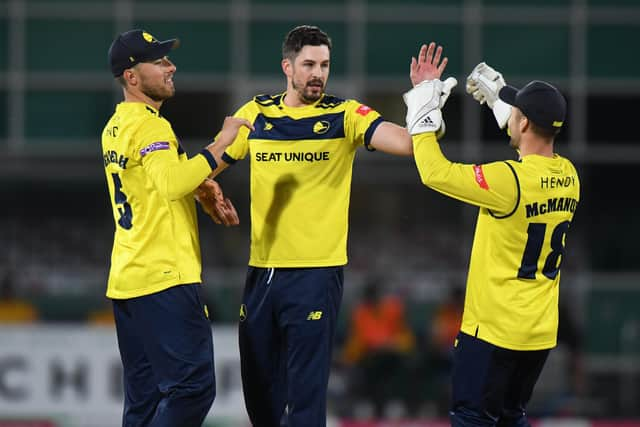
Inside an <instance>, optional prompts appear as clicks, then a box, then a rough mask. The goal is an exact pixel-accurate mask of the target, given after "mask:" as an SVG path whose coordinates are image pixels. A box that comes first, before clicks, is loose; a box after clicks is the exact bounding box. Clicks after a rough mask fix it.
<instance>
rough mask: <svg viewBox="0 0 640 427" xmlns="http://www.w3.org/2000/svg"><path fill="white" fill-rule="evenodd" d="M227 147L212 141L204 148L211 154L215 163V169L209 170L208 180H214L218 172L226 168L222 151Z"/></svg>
mask: <svg viewBox="0 0 640 427" xmlns="http://www.w3.org/2000/svg"><path fill="white" fill-rule="evenodd" d="M227 147H228V144H227V145H224V144H221V143H218V142H216V141H214V142H212V143H211V144H209V145H208V146H207V147H206V148H205V150H206V151H207V152H209V153H210V154H211V156H212V157H213V159H214V160H215V162H216V167H215V168H213V169H212V170H211V173H210V174H209V178H215V177H216V176H217V175H218V174H219V173H220V172H222V171H223V170H225V169H226V168H227V166H228V164H227V163H226V162H225V161H224V160H223V154H224V150H225V149H226V148H227Z"/></svg>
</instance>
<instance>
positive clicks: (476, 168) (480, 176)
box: [473, 165, 489, 190]
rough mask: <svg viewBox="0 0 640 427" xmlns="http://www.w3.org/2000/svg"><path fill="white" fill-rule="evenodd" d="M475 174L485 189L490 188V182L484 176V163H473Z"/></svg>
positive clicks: (481, 186) (479, 183) (477, 180)
mask: <svg viewBox="0 0 640 427" xmlns="http://www.w3.org/2000/svg"><path fill="white" fill-rule="evenodd" d="M473 175H474V177H475V178H476V182H477V183H478V185H479V186H480V188H482V189H483V190H488V189H489V184H488V183H487V180H486V179H485V178H484V172H482V165H473Z"/></svg>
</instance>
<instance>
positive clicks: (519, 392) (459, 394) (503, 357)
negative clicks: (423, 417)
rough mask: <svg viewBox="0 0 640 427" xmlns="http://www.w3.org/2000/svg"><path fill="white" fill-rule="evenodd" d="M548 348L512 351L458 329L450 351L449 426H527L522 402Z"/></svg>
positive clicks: (527, 397)
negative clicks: (451, 353)
mask: <svg viewBox="0 0 640 427" xmlns="http://www.w3.org/2000/svg"><path fill="white" fill-rule="evenodd" d="M548 355H549V350H536V351H516V350H508V349H505V348H501V347H497V346H495V345H493V344H489V343H488V342H486V341H482V340H480V339H478V338H476V337H473V336H471V335H467V334H465V333H462V332H460V333H459V334H458V338H457V344H456V346H455V348H454V351H453V377H452V378H453V396H452V405H451V412H450V413H449V415H450V419H451V425H452V426H453V427H492V426H496V425H497V426H504V427H506V426H513V427H525V426H529V421H528V420H527V414H526V405H527V403H528V402H529V399H530V398H531V394H532V393H533V387H534V386H535V384H536V381H538V377H539V376H540V372H542V368H543V366H544V363H545V361H546V360H547V356H548Z"/></svg>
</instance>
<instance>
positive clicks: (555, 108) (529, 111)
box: [499, 80, 567, 130]
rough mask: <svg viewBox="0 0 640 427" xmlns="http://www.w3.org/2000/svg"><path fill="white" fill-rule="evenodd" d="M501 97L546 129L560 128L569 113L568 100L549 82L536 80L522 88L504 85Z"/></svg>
mask: <svg viewBox="0 0 640 427" xmlns="http://www.w3.org/2000/svg"><path fill="white" fill-rule="evenodd" d="M499 96H500V99H501V100H503V101H504V102H506V103H507V104H509V105H513V106H514V107H518V108H519V109H520V110H521V111H522V113H523V114H524V115H525V116H527V118H528V119H529V120H531V121H532V122H533V123H535V124H536V125H538V126H540V127H542V128H545V129H550V130H553V129H560V128H561V127H562V124H563V123H564V119H565V116H566V115H567V101H565V99H564V96H562V94H561V93H560V91H559V90H558V89H556V88H555V87H553V86H551V85H550V84H549V83H546V82H541V81H539V80H534V81H532V82H530V83H528V84H527V85H526V86H525V87H523V88H522V89H519V90H518V89H516V88H515V87H513V86H504V87H503V88H502V89H500V93H499Z"/></svg>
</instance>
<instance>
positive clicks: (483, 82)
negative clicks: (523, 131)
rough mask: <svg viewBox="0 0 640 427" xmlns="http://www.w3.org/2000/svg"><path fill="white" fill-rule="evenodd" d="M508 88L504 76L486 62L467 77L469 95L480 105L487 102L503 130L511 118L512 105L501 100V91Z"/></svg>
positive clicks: (480, 64) (477, 66)
mask: <svg viewBox="0 0 640 427" xmlns="http://www.w3.org/2000/svg"><path fill="white" fill-rule="evenodd" d="M504 86H506V82H505V81H504V78H503V77H502V74H500V73H499V72H497V71H496V70H494V69H493V68H492V67H490V66H489V65H487V64H485V63H484V62H481V63H479V64H478V65H476V67H475V68H474V69H473V71H471V74H469V77H467V87H466V89H467V93H468V94H470V95H471V96H473V99H475V100H476V101H478V102H479V103H480V104H484V103H485V102H486V103H487V105H488V106H489V108H491V110H492V111H493V116H494V117H495V119H496V122H498V126H499V127H500V129H503V128H504V127H505V126H506V125H507V122H508V121H509V117H510V116H511V105H509V104H507V103H506V102H504V101H502V100H500V98H499V96H498V94H499V93H500V89H502V88H503V87H504Z"/></svg>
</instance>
